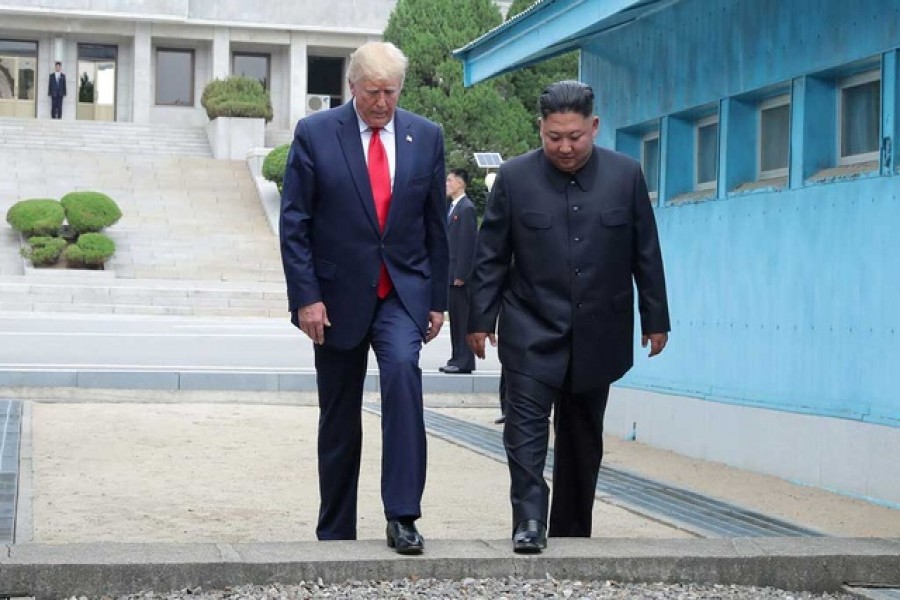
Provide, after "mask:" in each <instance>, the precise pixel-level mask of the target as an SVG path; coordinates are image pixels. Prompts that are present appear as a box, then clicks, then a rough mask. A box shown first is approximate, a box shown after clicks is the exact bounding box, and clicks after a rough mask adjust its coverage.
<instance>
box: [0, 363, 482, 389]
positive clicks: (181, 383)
mask: <svg viewBox="0 0 900 600" xmlns="http://www.w3.org/2000/svg"><path fill="white" fill-rule="evenodd" d="M499 383H500V372H499V371H485V372H478V373H472V374H469V375H445V374H443V373H423V374H422V387H423V390H424V392H425V393H432V394H468V393H475V394H488V393H497V388H498V386H499ZM19 387H38V388H87V389H95V388H105V389H120V390H160V391H187V390H223V391H244V392H298V391H299V392H306V391H314V390H316V389H317V388H316V374H315V371H313V370H311V369H305V370H296V371H279V370H274V369H273V370H271V371H260V370H251V369H248V370H240V369H231V370H228V371H208V370H187V369H185V370H179V369H167V368H161V369H128V368H124V369H122V368H117V369H92V368H74V369H70V368H61V369H56V368H46V369H22V368H12V369H10V368H0V388H19ZM364 389H365V391H368V392H377V391H379V390H380V386H379V380H378V371H377V370H374V369H370V370H369V371H368V374H367V375H366V383H365V388H364Z"/></svg>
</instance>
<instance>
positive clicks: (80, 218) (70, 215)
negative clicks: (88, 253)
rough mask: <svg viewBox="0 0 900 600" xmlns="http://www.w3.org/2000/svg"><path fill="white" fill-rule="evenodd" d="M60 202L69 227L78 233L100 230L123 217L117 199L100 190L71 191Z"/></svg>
mask: <svg viewBox="0 0 900 600" xmlns="http://www.w3.org/2000/svg"><path fill="white" fill-rule="evenodd" d="M60 202H61V203H62V207H63V209H64V210H65V212H66V220H67V221H68V222H69V227H71V228H72V229H73V230H74V231H76V232H78V233H88V232H96V231H100V230H101V229H104V228H106V227H109V226H110V225H112V224H114V223H115V222H117V221H118V220H119V219H121V218H122V211H121V210H119V207H118V205H117V204H116V203H115V201H114V200H113V199H112V198H110V197H109V196H107V195H106V194H101V193H100V192H71V193H69V194H66V195H65V196H63V197H62V200H60Z"/></svg>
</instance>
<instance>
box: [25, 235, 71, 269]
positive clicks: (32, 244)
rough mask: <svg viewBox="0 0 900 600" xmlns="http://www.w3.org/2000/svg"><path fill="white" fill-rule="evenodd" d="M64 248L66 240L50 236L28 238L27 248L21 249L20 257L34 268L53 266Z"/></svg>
mask: <svg viewBox="0 0 900 600" xmlns="http://www.w3.org/2000/svg"><path fill="white" fill-rule="evenodd" d="M65 247H66V240H64V239H62V238H58V237H50V236H45V235H44V236H34V237H30V238H28V247H27V248H22V256H24V257H25V258H27V259H28V260H30V261H31V264H33V265H34V266H36V267H46V266H49V265H55V264H56V261H58V260H59V255H60V254H62V251H63V248H65Z"/></svg>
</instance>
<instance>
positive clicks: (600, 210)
mask: <svg viewBox="0 0 900 600" xmlns="http://www.w3.org/2000/svg"><path fill="white" fill-rule="evenodd" d="M539 106H540V111H541V123H540V132H541V141H542V144H543V148H541V149H539V150H535V151H533V152H529V153H528V154H525V155H523V156H520V157H517V158H514V159H512V160H510V161H508V162H506V163H504V164H503V166H502V167H500V174H499V175H498V177H497V180H496V183H495V184H494V186H493V188H492V190H491V196H490V198H489V200H488V205H487V209H486V211H485V214H484V220H483V222H482V226H481V230H480V231H479V232H478V250H477V254H476V259H475V271H474V272H473V274H472V278H471V286H472V289H471V292H470V298H471V305H470V309H469V310H470V317H469V331H470V332H471V333H470V334H469V336H468V341H469V344H470V345H471V346H472V349H473V351H474V352H475V354H476V355H477V356H478V357H480V358H484V350H485V339H490V341H491V343H497V339H495V337H494V330H495V326H496V327H497V332H498V339H499V344H500V348H499V354H500V361H501V362H502V363H503V375H504V379H505V382H506V412H505V415H506V424H505V426H504V430H503V441H504V445H505V446H506V453H507V457H508V464H509V473H510V479H511V489H510V499H511V501H512V512H513V523H512V524H513V550H514V551H515V552H520V553H533V552H540V551H541V550H542V549H543V548H544V547H546V545H547V538H546V536H547V531H548V528H549V534H550V535H551V536H553V537H590V535H591V517H592V508H593V504H594V494H595V493H596V489H595V488H596V484H597V476H598V473H599V469H600V462H601V458H602V457H603V437H602V435H603V415H604V412H605V410H606V400H607V396H608V394H609V385H610V383H611V382H613V381H615V380H616V379H618V378H620V377H621V376H622V375H624V374H625V372H626V371H628V369H629V368H631V365H632V362H633V360H634V356H633V341H634V340H633V338H634V296H635V294H634V286H635V284H636V285H637V297H638V307H639V309H640V319H641V341H642V344H643V345H644V346H646V345H647V344H648V343H649V344H650V356H655V355H657V354H659V353H660V352H662V350H663V348H665V346H666V342H667V340H668V331H669V310H668V303H667V301H666V286H665V277H664V275H663V263H662V255H661V252H660V246H659V239H658V235H657V231H656V221H655V219H654V217H653V209H652V208H651V206H650V199H649V197H648V194H647V186H646V184H645V183H644V176H643V174H642V173H641V168H640V165H639V164H638V162H637V161H635V160H633V159H631V158H629V157H627V156H624V155H622V154H619V153H616V152H613V151H611V150H606V149H604V148H600V147H596V146H594V138H595V137H596V135H597V132H598V131H599V125H600V121H599V119H598V118H597V116H596V115H595V114H594V92H593V90H592V89H591V88H590V86H587V85H585V84H583V83H580V82H577V81H563V82H559V83H554V84H552V85H550V86H548V87H547V88H546V89H545V90H544V92H543V93H542V94H541V96H540V101H539ZM498 316H499V325H497V322H498ZM551 409H552V411H553V428H554V433H555V438H554V444H555V445H554V464H553V502H552V510H550V506H549V505H550V498H549V490H548V487H547V484H546V482H545V481H544V462H545V460H546V456H547V445H548V439H549V425H548V417H549V416H550V414H551ZM548 512H549V521H548V518H547V516H548Z"/></svg>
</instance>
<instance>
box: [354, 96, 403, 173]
mask: <svg viewBox="0 0 900 600" xmlns="http://www.w3.org/2000/svg"><path fill="white" fill-rule="evenodd" d="M353 112H354V113H356V123H357V125H358V126H359V139H360V142H361V143H362V148H363V155H364V156H365V157H366V164H368V163H369V140H371V139H372V128H371V127H369V126H368V125H366V122H365V121H363V120H362V117H360V116H359V111H357V110H356V98H354V99H353ZM395 116H396V115H395ZM394 120H395V117H391V120H390V121H388V122H387V124H386V125H385V126H384V127H382V128H381V132H380V133H379V134H378V136H379V137H380V138H381V143H382V144H384V152H385V154H387V159H388V167H389V168H390V171H391V184H393V183H394V173H395V172H396V170H397V168H396V165H397V143H396V136H395V135H394Z"/></svg>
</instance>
